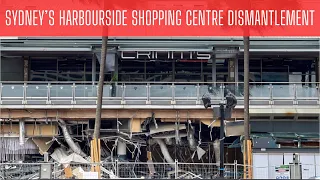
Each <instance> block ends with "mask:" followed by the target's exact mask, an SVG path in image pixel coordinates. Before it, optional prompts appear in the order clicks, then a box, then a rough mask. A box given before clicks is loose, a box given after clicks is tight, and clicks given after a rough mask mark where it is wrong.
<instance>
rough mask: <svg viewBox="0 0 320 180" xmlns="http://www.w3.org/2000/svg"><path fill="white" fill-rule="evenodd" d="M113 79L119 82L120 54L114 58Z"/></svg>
mask: <svg viewBox="0 0 320 180" xmlns="http://www.w3.org/2000/svg"><path fill="white" fill-rule="evenodd" d="M112 77H113V78H114V79H115V80H116V81H119V56H118V54H115V58H114V71H113V72H112Z"/></svg>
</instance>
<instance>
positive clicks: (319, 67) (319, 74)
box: [315, 58, 320, 82]
mask: <svg viewBox="0 0 320 180" xmlns="http://www.w3.org/2000/svg"><path fill="white" fill-rule="evenodd" d="M315 71H316V82H320V58H317V60H316V68H315Z"/></svg>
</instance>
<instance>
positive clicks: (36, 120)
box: [0, 37, 320, 172]
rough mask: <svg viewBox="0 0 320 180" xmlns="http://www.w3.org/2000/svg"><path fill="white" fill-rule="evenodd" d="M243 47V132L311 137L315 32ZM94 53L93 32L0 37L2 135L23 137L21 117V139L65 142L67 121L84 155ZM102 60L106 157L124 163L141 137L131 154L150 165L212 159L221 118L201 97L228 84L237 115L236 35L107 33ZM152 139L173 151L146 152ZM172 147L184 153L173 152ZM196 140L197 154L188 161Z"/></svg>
mask: <svg viewBox="0 0 320 180" xmlns="http://www.w3.org/2000/svg"><path fill="white" fill-rule="evenodd" d="M250 44H251V46H250V119H251V120H250V131H251V133H252V134H255V133H286V132H291V133H312V134H313V135H314V134H316V136H317V138H319V119H320V116H319V115H320V93H319V92H320V90H319V81H320V74H319V72H320V66H319V55H320V50H319V49H320V48H319V47H320V39H319V38H302V37H301V38H298V37H297V38H283V37H279V38H277V37H274V38H259V37H253V38H251V42H250ZM100 52H101V38H49V37H47V38H43V37H41V38H40V37H39V38H37V37H19V38H16V39H2V40H1V49H0V53H1V79H0V81H1V84H2V86H1V90H0V91H1V96H0V107H1V119H2V120H1V122H2V127H3V130H2V136H3V137H6V136H8V134H10V135H11V136H13V134H15V137H17V138H21V129H20V131H19V127H21V126H22V125H21V124H24V127H25V128H24V129H25V132H24V134H25V136H26V137H29V138H30V137H33V138H39V139H41V141H44V140H43V138H47V139H50V138H52V137H57V138H58V139H59V137H60V138H61V139H62V140H61V141H63V136H65V134H63V133H61V131H63V129H64V127H65V126H63V124H66V128H67V127H68V128H67V129H68V133H69V134H70V135H71V136H73V137H74V138H76V139H78V141H79V144H80V146H81V149H83V151H84V153H89V152H90V150H88V145H86V144H85V141H84V139H86V138H89V139H90V135H91V134H92V132H93V125H94V124H93V123H94V118H95V108H96V96H97V81H98V78H99V63H100V62H101V55H100ZM106 62H107V63H106V67H105V68H106V73H105V80H106V83H105V86H104V92H103V112H102V119H103V120H102V129H101V133H102V138H103V139H105V140H106V141H105V142H108V143H109V144H108V143H106V145H105V147H104V149H108V148H109V147H108V146H112V143H114V142H116V143H118V145H117V147H118V151H117V152H116V151H115V152H113V151H112V152H108V153H106V154H107V155H105V156H106V158H107V157H108V156H118V157H122V158H123V159H125V160H127V161H132V160H134V159H135V158H137V156H138V155H137V154H135V155H134V156H132V157H130V156H129V153H128V152H127V151H126V150H123V149H121V148H123V147H124V148H126V147H128V148H129V149H130V148H131V150H132V148H133V147H136V146H132V144H139V145H142V147H143V148H141V149H143V151H144V153H142V155H140V157H138V159H139V160H140V161H143V162H144V161H147V160H148V159H149V160H150V158H149V157H148V156H147V154H148V153H146V152H152V157H153V158H151V159H152V160H153V161H157V162H159V161H161V159H162V158H164V159H165V161H166V162H170V161H172V160H173V159H176V160H178V161H180V162H181V161H182V162H198V161H199V162H200V161H202V162H218V161H219V159H217V158H215V157H218V156H217V154H215V153H217V150H214V142H215V140H216V139H217V138H218V136H219V124H220V123H219V120H216V117H215V116H214V115H212V114H214V113H212V109H205V108H204V107H203V104H202V102H201V98H202V96H203V95H204V94H205V93H210V94H211V98H212V103H214V104H218V103H219V102H221V101H224V100H225V99H224V93H223V92H224V89H229V90H231V92H232V93H233V94H235V96H236V97H237V99H238V105H237V106H236V108H235V110H234V111H233V113H232V117H231V118H230V119H228V121H230V123H231V122H234V121H241V120H243V94H244V93H243V79H244V77H243V76H244V74H243V41H242V38H241V37H224V38H221V37H189V38H188V37H184V38H173V37H163V38H129V37H122V38H120V37H109V42H108V54H107V60H106ZM59 121H63V122H64V123H61V122H60V123H59ZM19 122H20V124H19ZM35 126H37V128H35ZM12 127H14V128H12ZM69 127H70V128H69ZM228 128H229V127H228V126H227V129H226V134H229V135H230V137H228V138H227V139H226V143H227V144H228V143H230V144H232V143H234V141H235V140H236V139H237V137H236V136H238V135H239V134H241V132H237V131H236V130H234V129H233V130H232V129H229V131H228ZM191 129H192V130H191ZM145 133H147V134H148V135H145ZM142 134H143V135H142ZM64 138H66V137H64ZM119 138H120V139H121V138H122V139H125V140H126V141H129V142H130V143H131V144H130V143H128V142H127V143H125V140H123V141H120V140H119V141H118V139H119ZM107 140H110V141H107ZM158 140H161V142H162V141H163V143H161V142H160V143H159V142H158ZM7 141H9V140H7ZM39 141H40V140H39ZM111 142H112V143H111ZM20 143H23V142H20ZM24 143H26V142H24ZM33 143H34V144H36V145H38V146H39V143H40V142H38V141H35V140H33ZM64 143H66V144H68V143H67V142H64ZM110 143H111V144H110ZM286 143H287V142H283V141H278V142H277V144H281V145H283V144H286ZM297 143H298V142H296V141H295V140H292V142H290V143H289V144H290V147H292V148H306V147H308V148H310V147H311V149H312V150H311V151H313V153H314V151H316V148H318V147H319V143H316V142H312V143H310V142H308V141H302V142H299V146H298V144H297ZM40 144H41V143H40ZM58 144H59V143H58ZM155 144H158V145H160V147H161V146H163V145H162V144H164V145H165V146H166V149H167V151H169V152H170V154H171V157H168V156H167V157H166V154H165V153H164V152H162V153H158V154H157V153H156V152H154V150H151V147H152V146H154V145H155ZM287 144H288V143H287ZM177 146H178V147H183V148H186V149H188V153H186V154H185V155H179V154H181V152H179V149H180V148H177ZM57 147H58V145H57V143H56V142H55V143H52V144H51V145H50V146H48V147H47V148H44V150H42V151H46V152H47V151H48V152H49V154H52V153H54V151H55V149H56V148H57ZM197 147H200V148H202V149H203V150H205V152H206V153H205V155H203V157H201V158H199V159H196V158H195V159H193V160H192V159H190V158H187V157H190V156H191V155H192V152H193V151H197ZM210 147H212V148H211V149H210ZM259 148H261V147H259ZM266 148H270V147H266ZM273 148H276V147H273ZM277 148H278V146H277ZM133 149H134V148H133ZM271 149H272V148H271ZM161 150H163V148H161ZM297 151H298V150H297ZM300 151H301V149H299V152H300ZM8 152H9V151H8ZM226 152H227V153H226V156H225V157H226V162H233V160H235V159H237V160H238V161H239V162H241V161H242V155H239V154H241V148H229V146H226ZM10 153H12V154H14V152H11V151H10ZM215 155H216V156H215ZM317 156H318V155H317ZM19 157H20V156H19ZM29 159H30V158H29ZM2 161H8V158H7V157H6V158H4V157H3V158H2ZM318 171H319V172H320V169H319V170H318Z"/></svg>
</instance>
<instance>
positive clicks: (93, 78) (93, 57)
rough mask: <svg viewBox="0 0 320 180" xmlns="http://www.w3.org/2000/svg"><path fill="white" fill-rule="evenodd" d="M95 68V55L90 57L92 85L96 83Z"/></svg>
mask: <svg viewBox="0 0 320 180" xmlns="http://www.w3.org/2000/svg"><path fill="white" fill-rule="evenodd" d="M96 67H97V56H96V55H95V54H93V55H92V69H91V74H92V80H91V81H92V83H94V82H96V73H97V72H96V71H97V69H96Z"/></svg>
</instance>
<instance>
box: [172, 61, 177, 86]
mask: <svg viewBox="0 0 320 180" xmlns="http://www.w3.org/2000/svg"><path fill="white" fill-rule="evenodd" d="M174 81H176V61H174V60H173V61H172V82H174Z"/></svg>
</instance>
